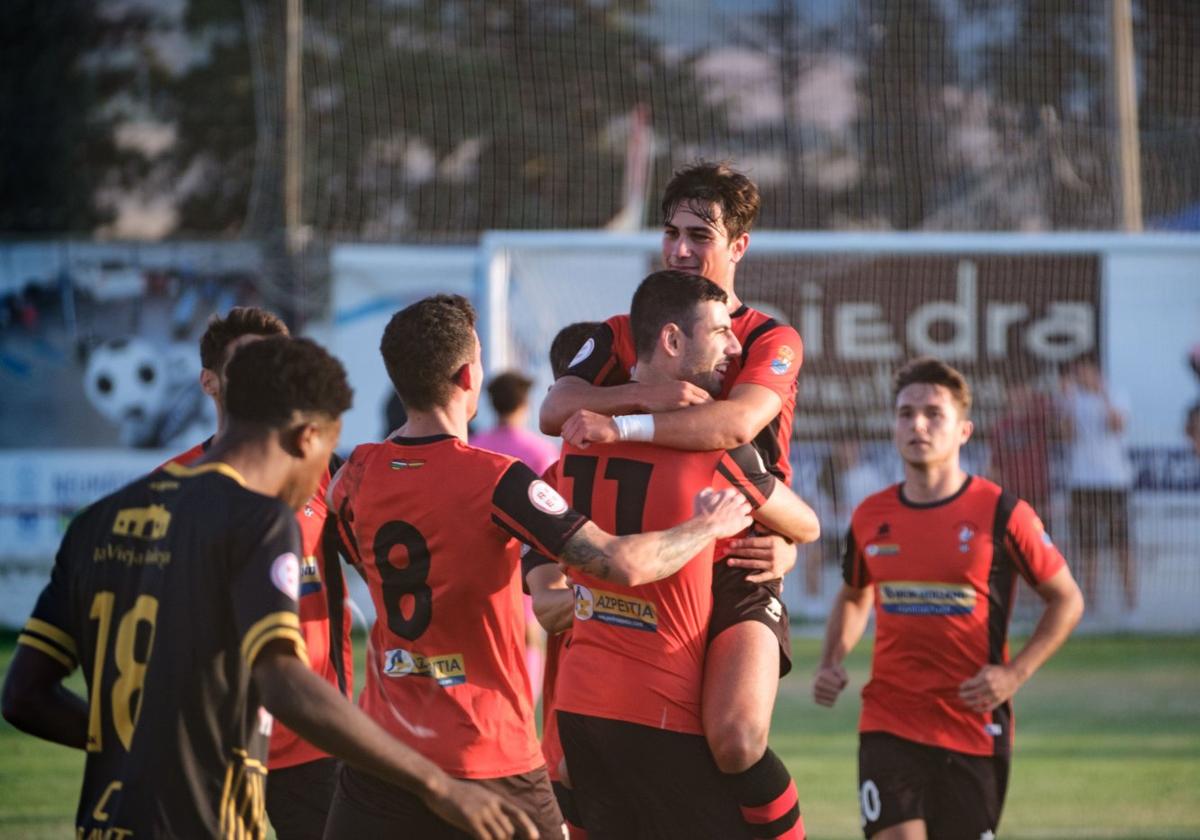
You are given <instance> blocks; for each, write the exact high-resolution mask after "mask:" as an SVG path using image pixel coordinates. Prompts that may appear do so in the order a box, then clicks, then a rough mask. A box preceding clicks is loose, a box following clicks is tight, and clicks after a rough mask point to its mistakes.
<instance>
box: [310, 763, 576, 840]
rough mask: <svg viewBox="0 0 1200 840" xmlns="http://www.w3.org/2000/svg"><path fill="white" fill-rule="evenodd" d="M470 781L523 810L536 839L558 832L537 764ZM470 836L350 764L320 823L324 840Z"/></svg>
mask: <svg viewBox="0 0 1200 840" xmlns="http://www.w3.org/2000/svg"><path fill="white" fill-rule="evenodd" d="M470 781H472V782H474V783H475V784H478V785H481V786H483V787H486V788H487V789H488V790H491V791H494V792H495V793H499V794H502V795H504V796H506V797H508V798H509V799H510V800H512V802H513V804H514V805H516V806H517V807H519V808H520V809H521V810H523V811H524V812H525V813H526V814H527V815H528V816H529V819H531V820H533V824H534V825H536V826H537V829H538V833H539V834H540V835H541V836H542V837H550V838H555V839H556V840H557V838H559V837H562V836H563V819H562V814H561V813H559V810H558V803H557V802H556V801H555V799H554V791H553V790H552V789H551V788H550V777H549V776H548V775H546V768H545V767H541V768H539V769H537V770H533V771H532V772H529V773H521V774H519V775H516V776H502V777H500V778H498V779H471V780H470ZM470 836H471V835H469V834H467V833H466V832H465V831H461V830H459V829H457V828H455V827H454V826H452V825H450V824H448V823H446V822H445V821H444V820H442V818H441V817H439V816H437V814H435V813H433V812H432V811H430V810H429V808H428V807H426V805H425V803H424V802H422V801H421V799H420V797H418V796H416V795H414V794H412V793H409V792H408V791H407V790H405V789H404V788H401V787H396V786H395V785H389V784H388V783H387V782H384V781H381V780H379V779H376V778H375V777H374V776H370V775H367V774H366V773H362V772H360V771H358V770H355V769H353V768H351V767H346V766H345V765H343V766H342V768H341V770H340V771H339V773H338V780H337V792H336V793H335V794H334V796H333V806H332V807H331V808H330V809H329V821H328V822H327V823H326V824H325V837H326V838H330V840H361V838H371V837H420V838H422V840H425V838H429V840H463V838H468V839H469V838H470Z"/></svg>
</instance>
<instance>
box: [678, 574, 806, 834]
mask: <svg viewBox="0 0 1200 840" xmlns="http://www.w3.org/2000/svg"><path fill="white" fill-rule="evenodd" d="M713 575H714V577H713V598H714V609H713V618H712V622H711V625H710V627H711V629H710V633H709V646H708V653H707V654H706V656H705V661H704V689H703V697H702V699H701V710H702V716H703V722H704V734H705V737H706V738H707V740H708V745H709V748H710V749H711V750H712V754H713V758H714V760H715V761H716V764H717V767H718V768H719V769H720V770H721V772H722V773H724V774H725V778H726V780H727V782H728V783H729V784H730V787H731V789H732V790H733V792H734V795H735V796H736V797H737V800H738V803H739V806H740V808H741V811H742V816H743V819H744V820H745V822H746V824H747V825H748V826H749V827H750V828H751V830H752V831H753V832H755V834H756V836H764V837H779V838H801V837H803V836H804V822H803V820H802V819H801V816H800V803H799V797H798V795H797V792H796V785H795V783H794V782H793V781H792V777H791V774H789V773H788V771H787V768H786V767H785V766H784V764H783V762H782V761H781V760H780V759H779V757H778V756H777V755H775V753H774V752H773V751H772V750H771V749H770V748H769V747H768V746H767V737H768V734H769V733H770V729H771V714H772V712H773V711H774V708H775V696H776V693H777V692H778V689H779V677H780V676H782V675H783V674H786V673H787V672H788V671H789V670H791V643H790V641H789V639H788V636H787V632H788V620H787V611H786V609H785V608H784V606H783V602H782V601H781V600H780V599H779V597H778V592H779V590H778V582H776V583H775V586H771V585H766V584H748V583H746V581H745V573H744V572H743V571H742V570H739V569H730V568H729V566H728V565H726V564H725V563H718V564H717V565H716V566H715V567H714V568H713Z"/></svg>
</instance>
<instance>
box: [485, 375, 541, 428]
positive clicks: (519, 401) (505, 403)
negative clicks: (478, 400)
mask: <svg viewBox="0 0 1200 840" xmlns="http://www.w3.org/2000/svg"><path fill="white" fill-rule="evenodd" d="M532 386H533V380H532V379H530V378H529V377H528V376H525V375H524V374H521V373H517V372H516V371H515V370H506V371H504V373H500V374H497V375H496V376H495V377H493V378H492V381H491V382H489V383H488V386H487V392H488V399H489V400H491V401H492V408H494V409H496V414H497V415H498V416H500V417H507V416H508V415H510V414H512V413H513V412H514V411H516V410H517V409H519V408H520V407H521V406H523V405H524V404H525V403H526V401H528V399H529V389H530V388H531V387H532Z"/></svg>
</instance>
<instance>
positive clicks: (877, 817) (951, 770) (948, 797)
mask: <svg viewBox="0 0 1200 840" xmlns="http://www.w3.org/2000/svg"><path fill="white" fill-rule="evenodd" d="M1008 769H1009V759H1008V757H1007V756H983V755H968V754H966V753H960V752H955V751H953V750H947V749H942V748H941V747H931V746H927V745H925V744H918V743H916V742H915V741H909V740H907V739H905V738H898V737H896V736H895V735H889V734H888V733H886V732H864V733H862V734H861V735H859V741H858V803H859V809H860V810H861V812H862V825H863V834H865V835H866V836H867V837H871V836H872V835H874V834H876V833H877V832H880V831H882V830H883V829H885V828H888V827H890V826H893V825H896V824H898V823H902V822H905V821H907V820H924V821H925V826H926V830H927V832H928V836H929V840H957V839H958V838H962V840H978V838H979V837H981V836H990V835H988V834H987V833H988V832H993V833H994V832H995V831H996V827H997V825H998V824H999V823H1000V812H1001V810H1003V808H1004V794H1005V792H1006V791H1007V790H1008Z"/></svg>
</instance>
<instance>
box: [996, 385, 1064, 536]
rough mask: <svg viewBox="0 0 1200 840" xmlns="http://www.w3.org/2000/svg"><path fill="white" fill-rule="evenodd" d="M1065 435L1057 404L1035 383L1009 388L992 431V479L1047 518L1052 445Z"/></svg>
mask: <svg viewBox="0 0 1200 840" xmlns="http://www.w3.org/2000/svg"><path fill="white" fill-rule="evenodd" d="M1062 431H1063V428H1062V418H1061V416H1060V415H1059V413H1058V411H1057V410H1056V409H1055V406H1054V401H1053V400H1052V399H1051V398H1050V396H1049V395H1048V394H1046V393H1043V392H1042V391H1040V390H1038V388H1037V387H1036V386H1035V385H1034V384H1033V383H1032V382H1016V383H1013V384H1012V385H1010V386H1009V388H1008V393H1007V400H1006V407H1005V410H1004V412H1003V413H1002V414H1001V415H1000V418H999V419H998V420H997V421H996V423H995V425H994V426H993V427H992V434H991V460H990V462H989V466H988V475H990V476H991V478H992V479H993V480H994V481H995V482H996V483H997V484H999V485H1000V486H1001V487H1006V488H1008V489H1009V490H1011V491H1012V492H1014V493H1016V494H1017V496H1018V497H1019V498H1021V499H1024V500H1025V501H1027V502H1029V505H1030V507H1032V508H1033V509H1034V510H1040V511H1042V512H1043V513H1044V514H1045V515H1047V516H1049V512H1050V443H1051V441H1054V440H1058V439H1060V438H1061V437H1062Z"/></svg>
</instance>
